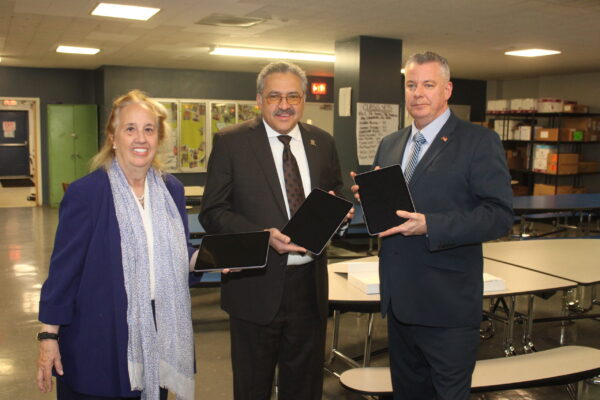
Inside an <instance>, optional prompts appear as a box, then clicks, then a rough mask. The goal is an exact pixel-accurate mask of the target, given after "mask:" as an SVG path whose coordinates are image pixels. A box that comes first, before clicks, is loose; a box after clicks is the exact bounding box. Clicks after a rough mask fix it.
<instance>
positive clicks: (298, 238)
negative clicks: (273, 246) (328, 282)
mask: <svg viewBox="0 0 600 400" xmlns="http://www.w3.org/2000/svg"><path fill="white" fill-rule="evenodd" d="M351 208H352V203H351V202H349V201H348V200H345V199H342V198H341V197H338V196H334V195H332V194H329V193H327V192H326V191H324V190H321V189H313V191H312V192H310V194H309V195H308V197H307V198H306V199H305V200H304V202H303V203H302V205H301V206H300V208H299V209H298V211H296V214H294V215H293V216H292V218H291V219H290V220H289V222H288V223H287V224H286V225H285V227H284V228H283V229H282V230H281V232H282V233H283V234H285V235H287V236H289V237H290V238H291V239H292V242H293V243H295V244H297V245H298V246H302V247H304V248H305V249H306V250H308V251H310V252H311V253H314V254H317V255H319V254H321V252H322V251H323V249H324V248H325V246H326V245H327V242H329V239H331V237H332V236H333V235H334V234H335V232H336V231H337V230H338V228H339V227H340V225H342V222H343V221H344V218H345V217H346V214H348V211H350V209H351Z"/></svg>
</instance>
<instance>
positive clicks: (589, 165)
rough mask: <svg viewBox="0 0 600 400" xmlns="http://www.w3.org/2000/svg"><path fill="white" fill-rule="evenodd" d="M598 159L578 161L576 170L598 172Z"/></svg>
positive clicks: (599, 169) (599, 165)
mask: <svg viewBox="0 0 600 400" xmlns="http://www.w3.org/2000/svg"><path fill="white" fill-rule="evenodd" d="M599 167H600V164H599V163H598V161H579V164H578V166H577V171H578V172H579V173H580V174H581V173H589V172H598V171H600V168H599Z"/></svg>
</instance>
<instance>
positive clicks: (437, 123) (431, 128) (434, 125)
mask: <svg viewBox="0 0 600 400" xmlns="http://www.w3.org/2000/svg"><path fill="white" fill-rule="evenodd" d="M448 118H450V108H446V111H444V112H443V113H442V114H441V115H440V116H439V117H437V118H436V119H434V120H433V121H431V122H430V123H429V124H427V126H426V127H425V128H423V129H421V133H422V134H423V136H425V139H427V143H432V142H433V140H434V139H435V137H436V136H437V134H438V133H439V132H440V131H441V130H442V127H443V126H444V124H445V123H446V121H448ZM417 132H419V129H417V127H416V126H415V122H414V121H413V123H412V131H411V135H410V136H411V138H412V137H413V136H414V135H416V134H417Z"/></svg>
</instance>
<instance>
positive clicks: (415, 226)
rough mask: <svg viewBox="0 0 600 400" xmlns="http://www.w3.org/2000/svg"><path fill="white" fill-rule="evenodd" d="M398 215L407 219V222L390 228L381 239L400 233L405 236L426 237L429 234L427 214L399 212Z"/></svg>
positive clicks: (381, 235) (381, 234) (382, 233)
mask: <svg viewBox="0 0 600 400" xmlns="http://www.w3.org/2000/svg"><path fill="white" fill-rule="evenodd" d="M396 215H398V216H399V217H400V218H406V220H407V221H405V222H404V223H402V224H400V225H398V226H395V227H393V228H390V229H388V230H387V231H383V232H381V233H380V234H379V237H386V236H391V235H396V234H398V233H400V234H402V235H404V236H416V235H425V234H426V233H427V220H426V219H425V214H420V213H411V212H408V211H402V210H398V211H396Z"/></svg>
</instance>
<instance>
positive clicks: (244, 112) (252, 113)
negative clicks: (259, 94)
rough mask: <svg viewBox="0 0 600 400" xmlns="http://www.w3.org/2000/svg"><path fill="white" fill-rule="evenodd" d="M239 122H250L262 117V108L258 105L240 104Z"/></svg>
mask: <svg viewBox="0 0 600 400" xmlns="http://www.w3.org/2000/svg"><path fill="white" fill-rule="evenodd" d="M237 107H238V113H237V115H238V122H244V121H249V120H251V119H254V118H256V117H258V116H259V115H260V108H258V106H257V105H256V103H247V104H246V103H238V105H237Z"/></svg>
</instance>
